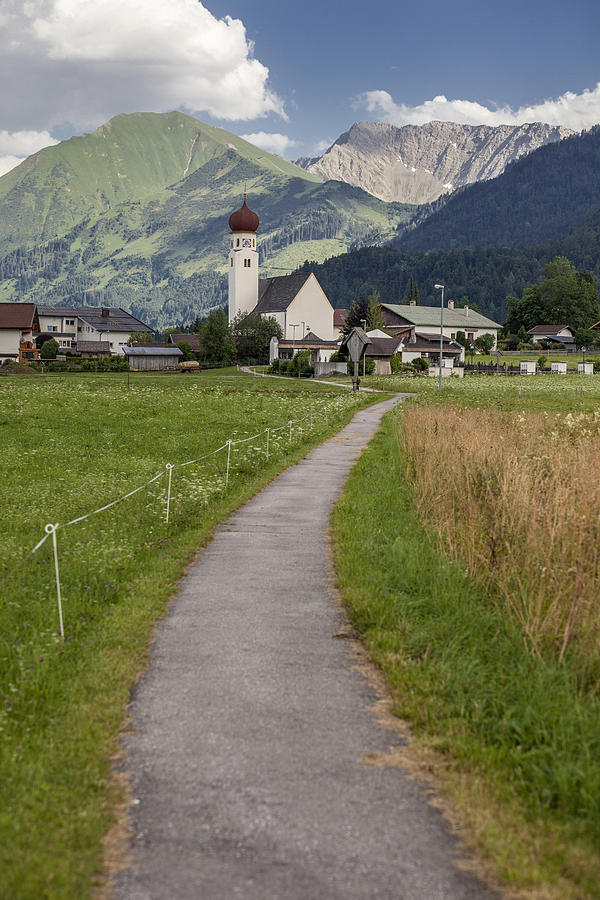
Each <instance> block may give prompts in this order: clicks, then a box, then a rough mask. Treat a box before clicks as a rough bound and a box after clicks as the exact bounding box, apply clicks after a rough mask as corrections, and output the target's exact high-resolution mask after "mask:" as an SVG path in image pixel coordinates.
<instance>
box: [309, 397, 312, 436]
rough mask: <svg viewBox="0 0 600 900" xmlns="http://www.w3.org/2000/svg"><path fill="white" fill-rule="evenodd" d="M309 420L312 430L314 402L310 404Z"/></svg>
mask: <svg viewBox="0 0 600 900" xmlns="http://www.w3.org/2000/svg"><path fill="white" fill-rule="evenodd" d="M308 421H309V424H310V427H311V430H312V403H311V404H310V410H309V413H308Z"/></svg>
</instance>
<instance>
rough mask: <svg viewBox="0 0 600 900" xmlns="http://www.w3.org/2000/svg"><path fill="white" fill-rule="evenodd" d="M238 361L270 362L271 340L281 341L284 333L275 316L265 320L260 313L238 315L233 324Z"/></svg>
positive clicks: (232, 329) (232, 330)
mask: <svg viewBox="0 0 600 900" xmlns="http://www.w3.org/2000/svg"><path fill="white" fill-rule="evenodd" d="M231 332H232V334H233V337H234V339H235V344H236V350H237V356H238V359H256V360H262V361H263V362H268V359H269V344H270V343H271V338H272V337H276V338H278V339H279V340H281V338H282V337H283V331H282V330H281V326H280V325H279V322H278V321H277V319H275V318H273V316H267V317H266V318H264V317H263V316H261V315H260V313H252V312H251V313H238V315H237V316H236V317H235V319H234V320H233V322H232V323H231Z"/></svg>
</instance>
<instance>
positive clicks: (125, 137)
mask: <svg viewBox="0 0 600 900" xmlns="http://www.w3.org/2000/svg"><path fill="white" fill-rule="evenodd" d="M244 189H247V191H248V199H249V202H250V205H251V206H252V207H253V208H254V209H255V210H256V211H257V212H258V213H259V216H260V219H261V227H260V230H259V250H260V253H261V259H262V263H263V265H264V266H265V267H266V268H265V273H267V272H268V273H269V274H278V273H281V272H282V271H290V270H291V269H293V268H295V267H296V266H297V265H298V264H299V263H301V262H302V261H303V260H304V259H306V258H307V257H309V256H310V257H311V258H313V257H316V258H317V259H321V260H322V259H325V258H326V257H328V256H330V255H332V254H334V253H343V252H345V251H346V250H348V249H350V248H351V247H352V246H356V245H361V244H366V243H369V244H379V243H383V242H384V241H386V240H390V239H391V238H392V237H393V235H394V234H395V233H396V230H397V228H398V226H399V225H402V224H403V223H406V222H407V221H409V220H410V218H411V217H412V215H413V213H414V211H415V207H411V206H407V205H403V204H389V203H385V202H383V201H380V200H377V199H376V198H374V197H372V196H371V195H370V194H367V193H366V192H364V191H362V190H361V189H359V188H354V187H351V186H350V185H347V184H343V183H341V182H335V181H329V182H324V181H323V180H322V179H321V177H320V176H314V175H310V174H308V173H306V172H305V171H304V170H303V169H300V168H299V167H297V166H295V165H294V164H293V163H290V162H288V161H287V160H284V159H282V158H281V157H278V156H276V155H275V154H272V153H268V152H266V151H264V150H260V149H258V148H257V147H254V146H253V145H251V144H248V143H247V142H246V141H244V140H242V139H241V138H239V137H237V136H235V135H232V134H230V133H229V132H226V131H223V130H222V129H217V128H212V127H210V126H207V125H203V124H202V123H201V122H199V121H198V120H196V119H193V118H191V117H190V116H185V115H183V114H181V113H168V114H162V115H160V114H151V113H138V114H134V115H123V116H117V117H116V118H115V119H112V120H111V121H110V122H109V123H107V125H104V126H102V127H101V128H99V129H98V130H97V131H96V132H94V134H92V135H84V136H83V137H82V138H72V139H71V140H69V141H65V142H64V143H62V144H59V145H57V146H56V147H50V148H47V149H46V150H43V151H41V152H40V153H38V154H36V155H35V156H33V157H31V158H30V159H28V160H26V161H25V162H24V163H22V164H21V165H20V166H19V167H18V168H17V169H15V170H13V171H12V172H9V173H8V174H7V175H5V176H4V177H3V178H0V223H3V224H2V225H0V300H4V301H6V300H21V301H34V302H38V303H59V302H60V303H69V304H78V303H79V304H81V303H90V302H91V303H94V302H98V303H100V302H105V303H110V304H113V305H121V306H124V307H126V308H128V309H131V310H132V311H133V312H134V313H135V314H136V315H139V316H140V317H141V318H142V319H144V320H145V321H148V322H149V323H150V324H153V325H156V326H162V325H166V324H170V323H172V322H175V321H186V320H190V319H193V318H194V317H195V316H196V315H198V314H199V313H202V311H203V310H205V309H208V308H210V307H212V306H214V305H218V304H222V303H223V302H224V300H225V274H224V273H225V272H226V262H227V252H228V225H227V220H228V217H229V215H230V213H231V212H232V211H233V210H234V209H236V208H238V207H239V205H240V203H241V199H242V193H243V191H244Z"/></svg>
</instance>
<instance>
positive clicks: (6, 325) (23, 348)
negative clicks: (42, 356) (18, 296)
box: [0, 303, 40, 362]
mask: <svg viewBox="0 0 600 900" xmlns="http://www.w3.org/2000/svg"><path fill="white" fill-rule="evenodd" d="M39 329H40V322H39V318H38V311H37V307H36V305H35V303H0V362H4V360H5V359H8V360H13V361H14V362H31V361H34V360H35V359H37V356H38V352H37V348H36V346H35V342H34V340H33V335H34V332H37V331H39Z"/></svg>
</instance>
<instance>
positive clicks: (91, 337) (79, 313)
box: [38, 306, 153, 356]
mask: <svg viewBox="0 0 600 900" xmlns="http://www.w3.org/2000/svg"><path fill="white" fill-rule="evenodd" d="M38 312H39V335H38V342H41V341H42V340H44V339H49V338H54V339H55V340H56V341H57V342H58V345H59V347H60V352H61V353H83V354H84V355H86V356H105V355H106V354H107V353H109V354H111V355H112V356H119V355H120V356H122V355H123V350H124V348H125V347H126V346H127V343H128V341H129V339H130V338H131V335H132V333H133V332H135V331H141V332H146V333H147V334H153V329H152V328H150V326H149V325H146V324H145V322H141V321H140V320H139V319H136V318H135V316H132V315H131V314H130V313H128V312H125V310H124V309H121V308H114V307H109V306H39V307H38ZM94 345H95V346H94ZM84 347H85V349H84Z"/></svg>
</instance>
